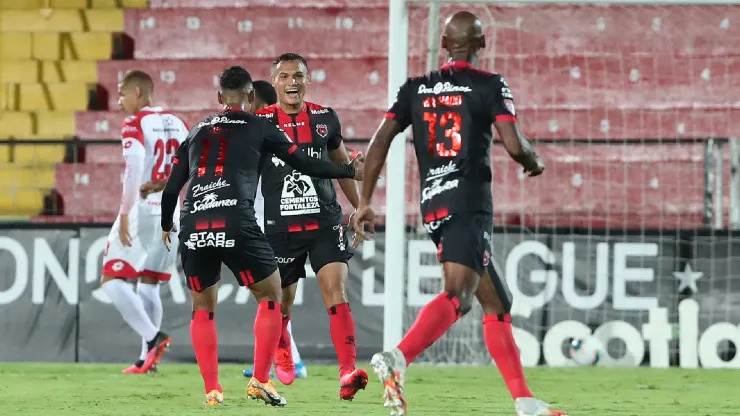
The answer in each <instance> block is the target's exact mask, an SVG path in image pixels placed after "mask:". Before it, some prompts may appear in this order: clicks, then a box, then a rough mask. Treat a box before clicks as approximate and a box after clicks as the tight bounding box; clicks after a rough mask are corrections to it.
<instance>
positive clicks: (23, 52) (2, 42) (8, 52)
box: [0, 33, 33, 61]
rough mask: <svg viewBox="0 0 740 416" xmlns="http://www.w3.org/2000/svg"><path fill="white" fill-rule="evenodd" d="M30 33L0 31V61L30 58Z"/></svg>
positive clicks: (31, 50)
mask: <svg viewBox="0 0 740 416" xmlns="http://www.w3.org/2000/svg"><path fill="white" fill-rule="evenodd" d="M31 45H32V42H31V34H30V33H0V61H15V60H20V59H31V54H32V52H33V48H32V46H31Z"/></svg>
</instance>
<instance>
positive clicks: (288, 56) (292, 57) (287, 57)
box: [272, 52, 308, 72]
mask: <svg viewBox="0 0 740 416" xmlns="http://www.w3.org/2000/svg"><path fill="white" fill-rule="evenodd" d="M289 61H300V62H301V63H302V64H303V65H304V66H305V67H306V70H307V71H308V62H307V61H306V58H304V57H302V56H301V55H298V54H297V53H293V52H288V53H284V54H282V55H280V56H278V57H277V59H275V60H274V61H273V62H272V71H273V72H275V68H277V66H278V65H279V64H280V62H289Z"/></svg>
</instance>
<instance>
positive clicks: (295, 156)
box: [263, 122, 362, 180]
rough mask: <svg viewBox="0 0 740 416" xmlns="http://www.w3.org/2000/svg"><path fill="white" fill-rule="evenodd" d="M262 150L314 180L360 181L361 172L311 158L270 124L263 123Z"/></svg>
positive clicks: (346, 165) (349, 167) (345, 165)
mask: <svg viewBox="0 0 740 416" xmlns="http://www.w3.org/2000/svg"><path fill="white" fill-rule="evenodd" d="M264 125H265V129H264V130H263V131H264V141H263V144H264V147H263V148H264V150H265V151H267V152H270V153H272V154H274V155H275V156H277V157H278V158H280V159H282V160H284V161H285V163H287V164H288V165H290V166H291V167H292V168H293V169H295V170H297V171H299V172H301V173H303V174H305V175H309V176H313V177H315V178H323V179H342V178H354V179H356V180H361V179H362V170H361V169H359V170H355V166H354V165H352V164H342V165H337V164H335V163H332V162H328V161H326V160H322V159H316V158H312V157H310V156H308V155H306V154H305V153H304V152H301V151H300V150H299V149H298V146H297V145H296V144H295V143H293V142H292V141H290V138H289V137H288V135H286V134H285V132H284V131H282V130H281V129H279V128H278V127H277V126H275V125H274V124H272V123H269V122H265V124H264Z"/></svg>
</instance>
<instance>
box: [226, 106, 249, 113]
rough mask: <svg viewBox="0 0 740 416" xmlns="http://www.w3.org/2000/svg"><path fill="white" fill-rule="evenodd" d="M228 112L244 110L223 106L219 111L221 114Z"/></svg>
mask: <svg viewBox="0 0 740 416" xmlns="http://www.w3.org/2000/svg"><path fill="white" fill-rule="evenodd" d="M229 111H244V110H243V109H242V108H241V107H237V106H231V107H227V106H224V108H223V110H221V112H222V113H228V112H229Z"/></svg>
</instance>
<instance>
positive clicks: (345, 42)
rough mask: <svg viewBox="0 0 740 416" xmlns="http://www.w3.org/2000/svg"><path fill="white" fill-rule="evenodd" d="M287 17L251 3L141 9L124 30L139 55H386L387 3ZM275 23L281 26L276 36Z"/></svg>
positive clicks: (305, 11) (276, 9) (281, 11)
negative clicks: (227, 5)
mask: <svg viewBox="0 0 740 416" xmlns="http://www.w3.org/2000/svg"><path fill="white" fill-rule="evenodd" d="M255 16H259V19H256V18H255ZM288 16H289V17H288V18H287V19H286V11H285V9H283V8H281V7H261V8H257V9H255V8H254V7H252V6H251V5H250V7H248V8H247V7H241V8H214V9H140V10H135V11H129V12H127V14H126V20H127V24H126V33H127V34H128V35H129V36H131V37H132V38H133V39H134V42H135V44H136V50H135V51H134V53H135V55H134V56H135V57H136V58H137V59H162V58H177V59H187V58H193V59H206V58H211V59H227V58H271V59H275V57H277V56H278V55H280V54H281V53H283V52H285V51H300V53H301V54H302V55H304V56H305V57H307V58H312V57H347V58H360V57H362V58H370V57H381V56H386V55H387V53H388V52H387V49H388V40H387V39H388V32H387V30H386V28H387V25H388V10H387V8H385V7H383V8H363V9H344V10H337V9H325V8H294V9H291V11H290V13H289V14H288ZM286 20H287V22H286ZM286 23H287V27H286ZM150 26H151V27H150ZM278 27H280V28H283V29H282V31H281V34H280V35H279V36H278V35H277V34H276V32H275V30H276V28H278ZM235 34H237V35H236V36H235ZM369 39H372V41H368V40H369Z"/></svg>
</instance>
